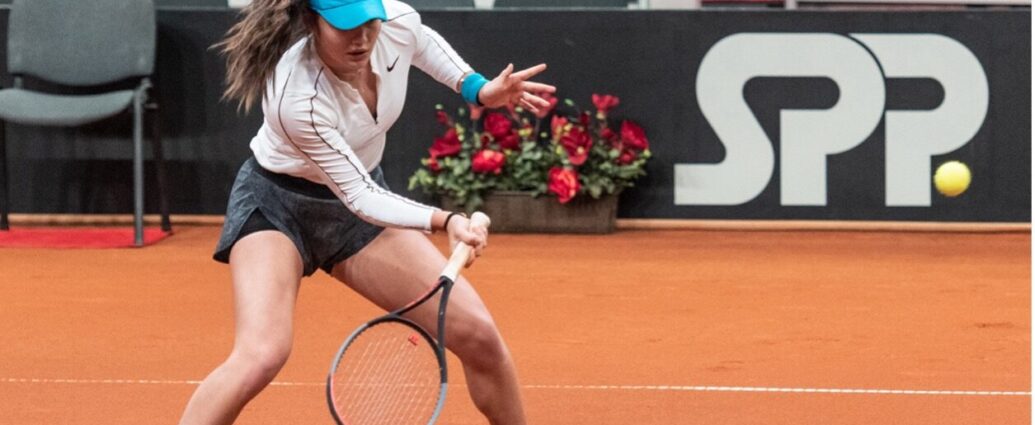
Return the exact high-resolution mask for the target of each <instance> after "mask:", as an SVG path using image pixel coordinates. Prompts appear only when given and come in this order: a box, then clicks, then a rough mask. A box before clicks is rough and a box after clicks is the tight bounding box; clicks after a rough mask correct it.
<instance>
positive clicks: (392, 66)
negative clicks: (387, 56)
mask: <svg viewBox="0 0 1035 425" xmlns="http://www.w3.org/2000/svg"><path fill="white" fill-rule="evenodd" d="M397 63H399V56H396V57H395V62H392V64H391V65H388V72H392V70H393V69H395V64H397Z"/></svg>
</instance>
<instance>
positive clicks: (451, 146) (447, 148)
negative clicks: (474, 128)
mask: <svg viewBox="0 0 1035 425" xmlns="http://www.w3.org/2000/svg"><path fill="white" fill-rule="evenodd" d="M428 152H430V153H431V156H432V157H433V158H442V157H446V156H453V155H456V154H458V153H460V138H459V137H457V135H456V129H455V128H450V129H449V130H446V134H443V135H442V137H436V138H435V143H432V145H431V148H430V149H428Z"/></svg>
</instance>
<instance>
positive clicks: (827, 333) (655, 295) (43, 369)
mask: <svg viewBox="0 0 1035 425" xmlns="http://www.w3.org/2000/svg"><path fill="white" fill-rule="evenodd" d="M218 231H219V228H218V227H217V226H197V227H190V226H179V227H177V228H176V234H175V235H173V236H172V237H170V238H168V239H166V240H164V241H162V242H160V243H158V244H157V245H154V246H149V247H147V248H144V249H115V250H41V249H0V270H2V271H0V299H2V300H3V301H2V304H0V305H2V307H0V353H2V355H0V358H2V361H0V423H2V424H44V423H46V424H51V423H54V424H159V423H175V422H176V420H177V418H178V417H179V415H180V413H181V411H182V409H183V407H184V405H185V403H186V402H187V399H188V398H189V397H190V394H191V393H192V392H193V390H194V388H195V386H196V385H197V384H198V381H200V380H201V379H202V378H203V377H204V375H205V374H207V373H208V372H209V371H210V370H212V368H213V367H214V366H216V365H217V364H218V363H219V362H221V361H222V360H223V359H224V357H225V356H226V354H227V353H228V351H229V349H230V345H231V342H232V341H231V338H232V326H233V318H232V313H231V293H230V279H229V268H228V267H226V266H225V265H222V264H218V263H216V262H214V261H212V260H211V259H210V255H211V250H212V248H213V245H214V243H215V241H216V238H217V235H218ZM435 238H436V239H435V240H436V242H437V243H438V244H439V246H440V247H441V246H444V242H445V241H444V239H443V238H442V237H441V236H440V235H436V236H435ZM1030 252H1031V237H1030V234H1029V233H1023V232H1022V233H984V234H978V233H893V232H792V231H770V232H736V231H685V230H684V231H674V230H671V231H663V230H650V231H648V230H623V231H619V232H617V233H615V234H613V235H608V236H547V235H493V236H492V238H491V246H490V248H489V250H488V251H487V253H486V255H485V256H484V257H482V259H481V260H480V261H479V262H478V263H476V264H475V266H474V267H473V268H471V269H469V270H467V271H466V272H465V274H466V275H467V276H468V277H469V278H470V279H471V280H472V281H473V282H474V284H475V286H476V287H477V288H478V289H479V291H480V292H481V294H482V296H483V298H484V299H485V301H486V303H487V304H488V305H489V308H490V309H491V311H492V312H493V314H494V316H495V318H496V320H497V322H498V323H499V325H500V328H501V330H502V332H503V333H504V336H505V337H506V339H507V341H508V343H509V345H510V348H511V350H512V352H513V353H514V357H515V358H516V361H517V364H518V370H519V373H520V374H521V378H522V384H523V385H524V387H523V390H524V398H525V402H526V407H527V411H528V415H529V419H530V423H532V424H596V425H607V424H615V425H619V424H620V425H628V424H761V423H765V424H859V425H862V424H997V425H1008V424H1027V423H1030V422H1031V407H1030V406H1031V395H1030V391H1031V367H1030V364H1031V352H1030V347H1031V343H1030V341H1031V321H1030V318H1031V305H1030V300H1031V297H1030V291H1031V262H1030V261H1031V257H1030ZM379 313H380V312H379V311H378V310H376V309H375V308H374V307H373V306H372V305H370V304H368V303H367V302H366V301H365V300H362V299H361V298H359V297H358V296H356V295H355V294H353V293H351V292H350V291H349V290H348V289H347V288H346V287H344V286H343V285H341V284H338V283H336V282H334V281H332V280H331V279H330V278H329V277H328V276H326V275H324V274H322V273H318V274H317V275H316V276H315V277H314V278H310V279H306V280H304V281H303V283H302V289H301V293H300V296H299V303H298V309H297V313H296V334H295V346H294V351H293V353H292V357H291V359H290V360H289V362H288V364H287V366H286V367H285V368H284V370H283V371H282V372H281V374H280V375H279V376H278V377H277V379H276V380H275V382H274V384H273V386H272V387H271V388H269V389H268V390H267V391H264V392H263V393H262V394H261V395H260V396H259V397H258V398H257V399H255V400H254V401H253V402H252V403H251V404H249V405H248V407H247V408H246V410H245V411H244V413H243V414H242V415H241V418H240V420H239V422H238V423H240V424H329V423H331V419H330V416H329V414H328V413H327V408H326V407H325V402H324V395H323V391H324V388H323V380H324V377H325V374H326V372H327V369H328V367H329V366H330V361H331V358H332V357H333V355H334V353H335V351H336V349H337V348H338V344H339V343H340V342H341V341H342V340H343V339H344V338H345V337H346V336H347V335H348V333H349V332H350V331H351V330H352V329H353V328H354V327H355V326H357V325H358V324H360V323H361V322H363V321H365V320H367V319H369V318H371V317H373V316H374V315H377V314H379ZM454 360H455V359H454ZM452 366H453V367H452V368H451V370H450V373H451V374H452V375H451V379H450V381H451V388H450V393H449V397H448V402H447V406H446V410H445V412H444V413H443V417H442V420H441V421H440V423H443V424H477V423H482V422H481V421H482V420H481V419H479V418H480V416H479V415H478V414H477V413H476V412H475V410H474V407H473V405H472V404H471V402H470V399H469V398H468V396H467V394H466V387H464V386H463V382H464V381H463V380H462V378H461V373H462V370H461V369H460V368H459V367H458V365H456V363H453V364H452Z"/></svg>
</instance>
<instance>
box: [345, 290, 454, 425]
mask: <svg viewBox="0 0 1035 425" xmlns="http://www.w3.org/2000/svg"><path fill="white" fill-rule="evenodd" d="M452 290H453V280H452V279H450V278H449V277H448V276H441V277H439V281H438V284H436V285H435V286H434V287H432V288H431V290H429V291H428V292H427V293H425V294H424V295H422V296H421V297H420V298H418V299H416V300H414V301H413V302H411V303H409V304H407V305H406V306H404V307H402V308H400V309H398V310H394V311H391V312H389V313H387V314H385V315H383V316H380V317H378V318H375V319H373V320H370V321H368V322H366V323H364V324H362V325H360V326H359V327H358V328H356V330H355V331H353V332H352V334H351V335H349V337H348V338H347V339H346V340H345V342H344V343H343V344H342V345H341V348H339V349H338V352H337V353H336V354H335V355H334V361H333V362H332V363H331V371H330V373H328V374H327V385H326V394H327V405H328V406H329V407H330V410H331V416H332V417H333V418H334V421H335V422H336V423H337V424H338V425H349V423H348V422H346V421H345V420H344V419H342V418H341V417H339V416H338V409H337V408H336V407H335V404H334V391H333V389H334V388H333V387H334V372H335V371H336V370H338V365H339V364H341V360H342V359H343V358H344V356H345V351H346V350H348V348H349V346H350V345H352V343H353V342H354V341H356V339H357V338H359V336H360V335H362V334H363V332H366V331H367V330H368V329H370V328H372V327H374V326H377V325H378V324H382V323H385V322H396V323H401V324H403V325H405V326H408V327H410V328H411V329H413V330H414V331H416V332H417V334H419V335H420V336H421V337H422V338H424V340H425V341H427V342H428V344H429V345H431V347H432V348H434V351H435V358H436V359H437V360H438V367H439V375H440V381H441V382H440V384H439V385H440V386H439V394H438V400H437V401H436V402H435V410H434V412H432V414H431V418H430V419H429V420H428V425H431V424H433V423H435V421H436V420H437V419H438V416H439V415H440V414H441V413H442V409H443V407H445V404H446V389H447V387H448V383H449V372H448V370H447V366H446V363H447V362H446V344H445V331H446V306H447V305H448V304H449V293H450V292H451V291H452ZM439 291H442V298H441V299H440V300H439V306H438V340H435V338H434V337H433V336H432V335H431V333H429V332H428V331H427V330H426V329H424V328H423V327H421V326H420V325H418V324H417V323H416V322H414V321H412V320H410V319H407V318H405V317H403V315H404V314H406V313H408V312H409V311H410V310H413V309H415V308H417V306H420V305H421V304H424V302H425V301H427V300H429V299H431V297H433V296H435V294H436V293H438V292H439Z"/></svg>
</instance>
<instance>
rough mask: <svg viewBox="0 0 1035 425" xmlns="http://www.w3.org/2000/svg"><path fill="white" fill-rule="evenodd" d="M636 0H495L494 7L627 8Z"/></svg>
mask: <svg viewBox="0 0 1035 425" xmlns="http://www.w3.org/2000/svg"><path fill="white" fill-rule="evenodd" d="M635 1H636V0H496V2H495V3H494V4H493V6H492V7H493V8H494V9H513V8H522V7H549V8H558V9H563V8H579V9H581V8H587V9H597V8H600V9H627V8H629V3H630V2H635Z"/></svg>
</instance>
